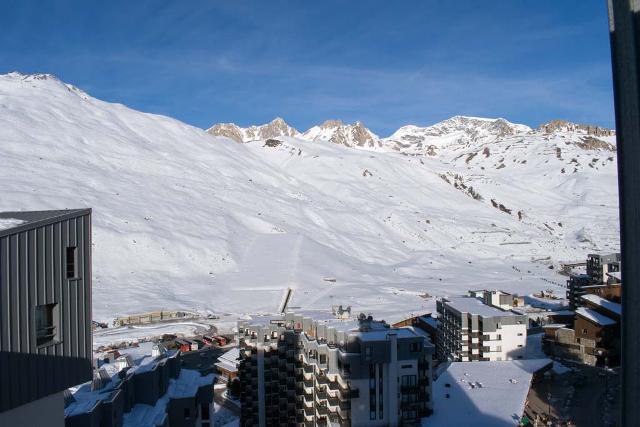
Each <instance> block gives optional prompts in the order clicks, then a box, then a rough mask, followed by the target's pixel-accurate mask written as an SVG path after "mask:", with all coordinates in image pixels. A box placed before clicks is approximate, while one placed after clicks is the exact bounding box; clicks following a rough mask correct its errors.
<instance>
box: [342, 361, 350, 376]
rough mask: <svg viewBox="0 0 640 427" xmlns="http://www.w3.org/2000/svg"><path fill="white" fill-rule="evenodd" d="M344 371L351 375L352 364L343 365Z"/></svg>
mask: <svg viewBox="0 0 640 427" xmlns="http://www.w3.org/2000/svg"><path fill="white" fill-rule="evenodd" d="M342 370H343V371H344V373H345V374H350V373H351V364H349V363H345V364H344V365H342Z"/></svg>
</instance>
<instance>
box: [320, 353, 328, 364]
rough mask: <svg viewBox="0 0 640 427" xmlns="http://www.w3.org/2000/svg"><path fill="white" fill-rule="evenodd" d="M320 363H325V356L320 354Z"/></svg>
mask: <svg viewBox="0 0 640 427" xmlns="http://www.w3.org/2000/svg"><path fill="white" fill-rule="evenodd" d="M320 363H327V355H326V354H321V355H320Z"/></svg>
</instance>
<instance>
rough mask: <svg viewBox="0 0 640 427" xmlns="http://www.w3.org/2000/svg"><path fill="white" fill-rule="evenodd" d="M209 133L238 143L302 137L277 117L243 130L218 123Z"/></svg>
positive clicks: (231, 124)
mask: <svg viewBox="0 0 640 427" xmlns="http://www.w3.org/2000/svg"><path fill="white" fill-rule="evenodd" d="M207 132H208V133H210V134H211V135H215V136H224V137H227V138H230V139H232V140H234V141H236V142H238V143H242V142H249V141H256V140H262V139H269V138H277V137H280V136H298V135H300V132H298V131H297V130H296V129H295V128H293V127H291V126H289V125H288V124H287V122H285V121H284V119H282V118H281V117H276V118H275V119H273V120H272V121H271V122H269V123H266V124H264V125H260V126H250V127H248V128H241V127H239V126H238V125H236V124H234V123H218V124H215V125H213V126H212V127H210V128H209V129H207Z"/></svg>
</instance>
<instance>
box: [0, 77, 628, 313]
mask: <svg viewBox="0 0 640 427" xmlns="http://www.w3.org/2000/svg"><path fill="white" fill-rule="evenodd" d="M452 120H454V119H452ZM455 121H460V119H455ZM480 122H481V123H480V124H479V125H478V126H479V127H481V128H482V129H483V130H478V131H477V132H474V131H473V130H469V131H468V132H467V131H466V130H464V129H463V130H460V129H459V128H458V125H457V124H450V125H448V126H447V127H446V128H447V129H446V130H445V129H444V128H445V127H444V126H441V129H440V130H441V132H442V135H443V137H444V138H445V139H447V138H448V139H447V141H445V142H443V141H441V140H440V139H438V137H437V136H435V135H429V138H431V139H429V141H430V144H431V143H433V145H434V146H436V147H437V148H436V150H437V155H433V156H430V155H428V153H425V154H426V155H416V156H413V155H406V154H408V153H405V154H403V153H398V152H395V150H393V149H392V148H390V147H388V146H387V145H386V143H387V141H388V140H386V139H385V140H383V145H382V147H380V149H379V150H378V149H377V148H376V151H371V150H369V149H367V151H363V150H361V149H358V148H360V146H359V145H358V144H353V145H354V146H353V147H350V146H345V144H342V143H336V144H331V143H322V142H321V141H315V142H314V141H307V140H305V139H301V138H300V135H298V137H292V136H282V135H277V138H276V139H277V140H276V141H274V140H271V141H265V140H264V139H265V138H273V137H275V136H276V135H274V134H269V135H266V134H259V137H260V138H262V139H260V140H256V141H252V142H247V143H244V144H237V143H234V142H232V141H230V140H229V139H228V138H224V137H212V136H211V135H210V134H208V133H207V132H206V131H204V130H202V129H198V128H195V127H192V126H189V125H186V124H184V123H181V122H179V121H177V120H174V119H171V118H168V117H163V116H158V115H153V114H145V113H141V112H138V111H135V110H131V109H129V108H127V107H125V106H123V105H120V104H111V103H107V102H103V101H100V100H97V99H95V98H92V97H91V96H89V95H87V94H85V93H84V92H82V91H80V90H78V89H75V88H73V87H72V86H69V85H66V84H64V83H62V82H60V81H59V80H57V79H56V78H54V77H52V76H48V75H37V76H24V75H20V74H17V73H12V74H8V75H3V76H0V166H1V167H0V182H2V197H0V210H23V209H59V208H65V207H69V208H78V207H85V206H88V207H92V208H93V209H94V211H93V212H94V221H93V236H94V258H93V269H94V290H93V295H94V317H95V318H96V319H99V320H106V319H110V318H113V317H114V316H117V315H121V314H126V313H132V312H138V311H142V310H151V309H172V308H183V309H195V310H202V311H211V312H217V313H221V312H225V313H230V314H232V315H234V316H235V315H241V314H243V313H247V312H256V311H268V312H272V311H274V310H276V309H277V307H278V306H279V304H280V301H281V299H282V296H283V294H284V292H285V290H286V289H287V288H291V289H293V296H292V300H291V305H292V306H299V307H303V308H310V307H313V308H323V307H329V306H330V305H332V304H344V305H351V306H353V308H354V310H356V311H363V312H372V313H376V315H378V316H381V317H385V318H388V316H392V315H397V314H398V313H405V314H408V313H411V312H414V313H416V312H424V311H426V310H430V309H433V305H434V302H433V299H431V298H427V297H426V295H425V294H429V295H431V296H434V295H452V294H459V293H463V292H465V291H466V290H467V289H470V288H479V287H490V288H498V289H505V290H508V291H513V292H519V293H524V294H528V293H531V292H533V291H539V290H540V289H549V288H553V289H557V291H558V293H559V294H562V293H563V292H564V291H563V289H562V288H561V287H560V286H556V285H555V284H554V282H555V283H558V284H559V283H563V282H564V278H563V277H562V276H558V275H557V274H556V273H555V270H553V269H550V268H549V267H550V266H553V265H554V264H556V265H557V262H558V261H559V260H566V259H582V258H584V256H585V255H586V253H588V252H593V251H604V252H606V251H614V250H617V249H618V245H619V244H618V219H617V202H618V199H617V192H616V182H617V181H616V158H615V152H614V150H615V141H614V139H615V138H614V137H613V136H606V135H604V136H603V135H596V134H593V132H592V133H591V134H589V133H588V131H587V130H584V129H582V128H572V127H571V126H569V127H567V126H564V127H562V128H558V129H554V130H551V131H549V132H547V131H546V130H531V129H528V128H523V127H519V125H513V126H514V127H515V130H513V131H511V130H510V129H512V127H511V125H510V124H508V123H507V124H501V123H496V121H486V123H485V121H482V120H480ZM460 126H462V125H460ZM469 126H470V125H469ZM328 127H329V126H328ZM463 128H464V126H463ZM500 128H505V129H506V130H500ZM489 129H494V131H495V132H501V136H493V135H489V136H486V137H484V136H483V137H482V138H481V137H477V138H475V139H474V138H472V137H470V136H469V135H473V134H477V135H485V134H484V133H483V132H486V133H487V135H488V134H489V133H490V130H489ZM495 129H498V130H495ZM491 132H493V131H491ZM452 134H456V135H459V138H458V140H454V138H453V137H450V138H449V136H450V135H452ZM590 138H591V139H590ZM242 140H245V139H244V138H242ZM594 140H595V142H594ZM418 152H419V151H418V150H416V154H417V153H418ZM334 280H335V281H334Z"/></svg>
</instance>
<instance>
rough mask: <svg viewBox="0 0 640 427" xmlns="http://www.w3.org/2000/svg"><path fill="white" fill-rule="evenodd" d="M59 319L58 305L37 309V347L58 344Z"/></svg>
mask: <svg viewBox="0 0 640 427" xmlns="http://www.w3.org/2000/svg"><path fill="white" fill-rule="evenodd" d="M58 317H59V316H58V304H45V305H39V306H37V307H36V310H35V320H36V345H37V346H38V347H40V346H43V345H48V344H53V343H55V342H57V336H58Z"/></svg>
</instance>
